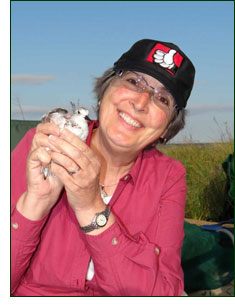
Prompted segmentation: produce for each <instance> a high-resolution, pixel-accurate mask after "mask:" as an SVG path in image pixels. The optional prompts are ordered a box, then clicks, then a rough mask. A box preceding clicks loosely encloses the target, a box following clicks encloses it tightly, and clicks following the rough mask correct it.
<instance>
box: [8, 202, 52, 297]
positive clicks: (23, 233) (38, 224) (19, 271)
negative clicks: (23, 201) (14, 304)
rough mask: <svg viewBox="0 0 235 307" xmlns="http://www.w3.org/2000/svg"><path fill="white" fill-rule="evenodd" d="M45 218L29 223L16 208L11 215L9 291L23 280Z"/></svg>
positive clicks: (14, 288)
mask: <svg viewBox="0 0 235 307" xmlns="http://www.w3.org/2000/svg"><path fill="white" fill-rule="evenodd" d="M47 217H48V215H47V216H45V217H44V218H43V219H41V220H39V221H31V220H29V219H27V218H25V217H24V216H23V215H21V214H20V213H19V212H18V211H17V209H16V208H14V209H13V212H12V215H11V289H12V293H13V292H14V291H15V290H16V288H17V286H18V285H19V282H20V281H21V279H22V278H23V276H24V274H25V272H26V270H27V268H28V266H29V263H30V259H31V257H32V255H33V253H34V251H35V250H36V248H37V246H38V244H39V241H40V233H41V230H42V228H43V226H44V224H45V222H46V220H47Z"/></svg>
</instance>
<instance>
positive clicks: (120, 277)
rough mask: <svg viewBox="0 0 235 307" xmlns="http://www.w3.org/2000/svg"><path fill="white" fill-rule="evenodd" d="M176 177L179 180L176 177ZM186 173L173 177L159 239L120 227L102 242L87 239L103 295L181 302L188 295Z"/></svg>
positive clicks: (166, 193)
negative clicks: (183, 250)
mask: <svg viewBox="0 0 235 307" xmlns="http://www.w3.org/2000/svg"><path fill="white" fill-rule="evenodd" d="M176 173H177V175H176ZM185 195H186V183H185V170H184V168H183V167H182V166H180V167H178V172H176V169H175V168H174V170H173V171H172V174H170V178H169V180H168V181H167V184H166V186H165V188H164V192H163V194H162V198H161V200H160V209H159V212H158V214H159V222H158V226H157V232H156V238H155V240H154V242H151V241H150V240H149V239H148V238H147V236H146V235H145V234H144V233H143V232H139V233H137V234H135V235H130V234H129V232H128V230H127V227H126V226H124V225H122V223H121V221H120V220H118V218H117V219H116V222H115V223H114V224H113V225H112V226H111V227H110V228H109V229H107V230H105V231H104V232H103V233H101V234H99V235H97V236H91V235H88V234H83V235H82V237H83V239H84V240H85V243H86V246H87V248H88V250H89V252H90V255H91V258H92V260H93V262H94V268H95V275H94V278H93V280H92V281H93V282H95V284H96V286H97V287H98V288H99V291H100V292H101V293H103V294H104V295H111V296H179V295H181V293H182V292H183V290H184V284H183V272H182V268H181V247H182V243H183V237H184V229H183V225H184V208H185Z"/></svg>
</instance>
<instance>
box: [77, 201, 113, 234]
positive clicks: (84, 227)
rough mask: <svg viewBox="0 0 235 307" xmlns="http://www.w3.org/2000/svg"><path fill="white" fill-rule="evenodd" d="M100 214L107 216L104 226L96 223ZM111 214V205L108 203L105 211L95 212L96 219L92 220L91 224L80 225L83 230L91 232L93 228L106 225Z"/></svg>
mask: <svg viewBox="0 0 235 307" xmlns="http://www.w3.org/2000/svg"><path fill="white" fill-rule="evenodd" d="M99 215H104V216H105V217H106V223H105V224H104V225H103V226H99V225H98V224H97V223H96V220H97V217H98V216H99ZM109 215H110V208H109V206H107V205H106V208H105V210H104V211H102V212H98V213H96V214H95V217H94V219H93V220H92V222H91V224H89V225H87V226H83V227H80V228H81V230H82V231H83V232H85V233H88V232H90V231H92V230H95V229H99V228H102V227H104V226H105V225H106V224H107V222H108V218H109Z"/></svg>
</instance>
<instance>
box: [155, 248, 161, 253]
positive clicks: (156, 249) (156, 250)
mask: <svg viewBox="0 0 235 307" xmlns="http://www.w3.org/2000/svg"><path fill="white" fill-rule="evenodd" d="M155 252H156V254H157V255H159V253H160V251H159V249H158V248H157V247H156V248H155Z"/></svg>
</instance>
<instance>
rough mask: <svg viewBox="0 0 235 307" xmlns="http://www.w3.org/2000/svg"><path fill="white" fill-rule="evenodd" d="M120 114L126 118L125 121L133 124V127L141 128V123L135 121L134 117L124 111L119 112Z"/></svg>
mask: <svg viewBox="0 0 235 307" xmlns="http://www.w3.org/2000/svg"><path fill="white" fill-rule="evenodd" d="M119 115H120V117H121V118H122V119H124V121H125V122H126V123H127V124H128V125H131V126H133V127H136V128H140V127H141V125H140V124H139V123H138V122H137V121H135V120H134V119H132V118H130V117H129V116H127V115H126V114H124V113H122V112H119Z"/></svg>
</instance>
